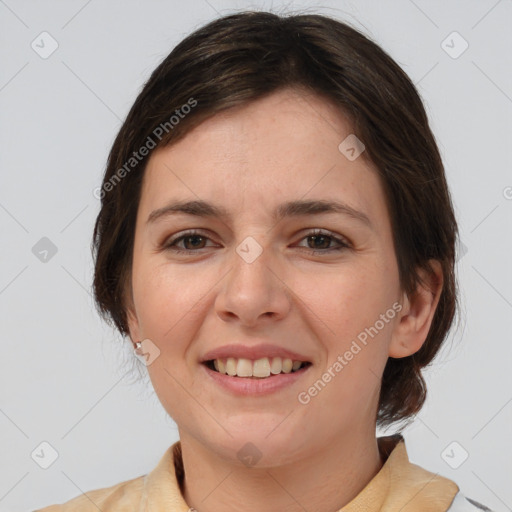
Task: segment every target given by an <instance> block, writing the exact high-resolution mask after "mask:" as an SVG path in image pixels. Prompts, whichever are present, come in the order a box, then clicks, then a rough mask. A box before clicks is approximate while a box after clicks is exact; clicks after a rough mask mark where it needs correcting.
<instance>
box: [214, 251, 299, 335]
mask: <svg viewBox="0 0 512 512" xmlns="http://www.w3.org/2000/svg"><path fill="white" fill-rule="evenodd" d="M271 253H272V251H271V249H270V248H266V249H264V250H263V252H262V253H261V254H260V255H259V256H258V257H257V258H256V259H255V260H254V261H252V262H249V261H246V260H245V259H244V258H243V257H242V256H240V255H239V254H238V253H237V252H236V251H233V257H232V259H231V260H230V266H231V270H230V271H229V272H228V273H227V275H226V277H225V279H223V280H222V287H221V289H220V290H219V293H218V294H217V297H216V300H215V309H216V312H217V315H218V316H219V317H220V318H221V319H222V320H224V321H226V322H239V323H240V324H243V325H245V326H248V327H254V326H256V325H258V324H259V323H262V322H263V323H265V322H268V321H277V320H280V319H282V318H284V317H285V316H286V315H287V313H288V312H289V310H290V308H291V300H290V299H291V297H292V294H291V291H290V289H289V288H288V286H287V285H286V278H285V276H284V271H283V270H282V269H283V266H282V265H279V264H278V261H277V259H276V258H275V257H274V256H273V255H272V254H271Z"/></svg>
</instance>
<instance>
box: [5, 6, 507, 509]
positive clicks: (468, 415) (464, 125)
mask: <svg viewBox="0 0 512 512" xmlns="http://www.w3.org/2000/svg"><path fill="white" fill-rule="evenodd" d="M248 8H255V9H272V10H274V11H276V12H280V11H283V10H285V11H286V12H289V11H296V10H303V9H306V8H307V10H309V11H311V12H321V13H324V14H327V15H331V16H334V17H337V18H339V19H341V20H345V21H348V22H350V23H351V24H353V25H354V26H356V27H359V28H360V29H362V30H363V31H364V32H365V33H367V34H369V35H370V36H371V37H372V38H373V39H374V40H376V41H377V42H378V43H380V44H381V45H382V46H383V47H384V48H385V49H386V50H387V51H388V52H389V53H390V54H391V55H392V56H393V57H394V58H395V59H396V60H397V62H398V63H399V64H400V65H401V66H402V67H403V68H404V69H405V70H406V72H407V73H408V74H409V75H410V76H411V78H412V79H413V81H414V82H415V83H416V84H417V85H418V88H419V90H420V93H421V95H422V97H423V98H424V100H425V102H426V105H427V108H428V112H429V115H430V118H431V121H432V127H433V130H434V132H435V134H436V137H437V139H438V141H439V144H440V147H441V150H442V154H443V157H444V161H445V164H446V172H447V177H448V181H449V184H450V187H451V190H452V194H453V199H454V203H455V207H456V214H457V216H458V220H459V223H460V230H461V239H462V242H463V246H461V257H460V260H459V262H458V271H459V281H460V285H461V302H462V306H463V309H462V313H461V317H460V322H459V324H458V327H456V328H454V329H453V330H452V333H451V336H450V338H449V340H448V342H447V343H446V346H445V348H444V349H443V350H442V352H441V354H440V356H439V357H438V359H437V360H436V362H435V364H434V365H433V367H432V368H431V369H430V370H428V371H427V373H426V376H427V381H428V384H429V390H430V392H429V398H428V402H427V404H426V406H425V407H424V409H423V410H422V412H421V414H420V415H419V416H418V418H417V419H416V420H415V422H414V423H413V424H412V425H411V426H410V427H408V428H407V430H406V431H405V438H406V442H407V447H408V452H409V456H410V459H411V460H412V461H413V462H415V463H416V464H419V465H421V466H423V467H425V468H427V469H429V470H430V471H433V472H435V473H440V474H441V475H444V476H446V477H448V478H451V479H453V480H455V481H456V482H457V483H458V485H459V486H460V487H461V489H462V491H463V492H464V493H465V494H466V495H469V496H470V497H472V498H474V499H476V500H479V501H481V502H483V503H485V504H487V505H488V506H490V507H491V508H493V509H494V510H496V511H505V510H512V486H511V485H510V483H511V478H512V457H511V452H512V450H511V447H512V440H511V436H510V433H511V424H512V421H511V420H512V403H511V402H512V386H511V384H512V377H511V372H510V363H511V355H512V343H511V341H512V340H511V336H510V318H511V313H512V271H511V257H510V255H511V253H512V237H511V226H512V173H511V163H512V153H511V149H510V148H511V141H510V136H511V132H512V130H511V128H512V126H511V125H512V66H511V64H512V62H511V60H512V59H511V54H512V44H511V43H512V35H511V34H512V31H511V26H512V2H511V1H510V0H501V1H496V0H485V1H484V0H482V1H458V2H456V1H450V2H446V1H426V0H415V1H414V2H413V1H412V0H397V1H393V2H391V1H385V2H377V1H374V2H371V1H358V2H355V1H354V2H349V1H338V2H327V1H324V2H322V7H318V4H317V3H316V2H287V3H281V2H263V1H261V2H255V3H248V2H241V1H240V2H235V1H231V2H230V1H227V0H226V1H222V0H208V1H206V0H188V1H187V2H181V1H180V2H168V1H167V2H164V1H157V0H152V1H146V2H142V1H135V0H130V1H120V0H117V1H114V0H109V1H100V0H89V1H84V0H76V1H75V0H73V1H67V2H56V1H45V2H36V1H31V2H29V1H23V0H20V1H16V0H6V1H0V20H1V21H0V38H1V45H0V46H1V47H0V51H1V57H2V65H1V67H0V111H1V112H2V118H1V124H0V140H1V147H2V150H1V153H0V168H1V187H0V226H1V234H2V251H0V258H1V260H0V261H1V267H0V314H1V329H2V357H1V358H0V364H1V368H0V372H1V373H0V375H1V379H2V380H1V386H0V431H1V437H0V439H1V440H0V443H1V446H2V452H1V460H2V467H1V470H0V511H13V510H18V511H24V510H27V511H28V510H30V509H34V508H36V507H42V506H44V505H48V504H51V503H57V502H63V501H66V500H69V499H71V498H72V497H74V496H76V495H78V494H80V493H81V492H84V491H88V490H91V489H95V488H100V487H106V486H110V485H113V484H115V483H118V482H120V481H123V480H127V479H130V478H134V477H136V476H139V475H142V474H144V473H147V472H148V471H149V470H151V469H152V468H153V467H154V466H155V465H156V463H157V462H158V460H159V459H160V457H161V456H162V455H163V453H164V451H165V449H166V448H167V447H168V446H169V445H170V444H171V443H173V442H174V441H175V440H176V439H177V430H176V427H175V425H174V423H173V422H172V420H170V419H169V418H167V417H166V413H165V412H164V411H163V409H162V407H161V406H160V404H159V402H158V400H157V398H156V396H155V395H154V393H153V392H152V389H151V387H150V386H149V385H148V381H147V380H146V381H145V383H144V382H143V383H136V382H134V381H135V376H136V375H137V372H138V371H139V370H140V367H139V366H137V364H139V365H140V363H139V362H138V361H137V359H134V358H133V356H132V353H131V350H130V346H129V344H128V343H127V342H126V341H124V340H123V339H121V337H120V336H119V335H118V334H117V333H116V332H114V331H113V330H112V329H111V328H109V327H107V326H106V325H104V324H103V323H102V322H101V321H100V319H99V317H98V315H97V314H96V312H95V310H94V307H93V302H92V298H91V276H92V260H91V256H90V251H89V244H90V239H91V234H92V227H93V223H94V220H95V215H96V214H97V212H98V206H99V203H98V200H97V199H96V198H95V197H94V195H93V190H94V188H95V187H97V186H98V185H99V184H100V180H101V176H102V172H103V169H104V164H105V161H106V157H107V152H108V150H109V148H110V145H111V144H112V142H113V139H114V136H115V134H116V132H117V130H118V129H119V127H120V124H121V120H122V119H123V118H124V116H125V115H126V114H127V112H128V109H129V107H130V106H131V104H132V102H133V101H134V99H135V97H136V95H137V93H138V92H139V90H140V88H141V86H142V84H143V82H144V81H145V80H146V79H147V78H148V77H149V74H150V72H151V71H152V70H153V69H154V67H155V66H156V65H157V64H158V63H159V62H160V61H161V60H162V59H163V58H164V57H165V56H166V55H167V54H168V52H169V51H170V50H171V49H172V47H173V46H174V45H175V44H176V43H177V42H179V41H180V40H181V39H182V38H183V37H184V36H185V35H187V34H189V33H190V32H191V31H192V30H194V29H196V28H198V27H199V26H200V25H202V24H203V23H205V22H207V21H210V20H212V19H213V18H215V17H217V16H218V15H219V14H228V13H231V12H234V11H237V10H241V9H248ZM44 31H46V32H48V33H49V34H50V36H46V35H44V36H40V34H41V33H42V32H44ZM454 31H456V32H458V34H460V36H459V35H456V34H455V35H453V34H452V33H453V32H454ZM52 39H53V40H55V41H56V43H52ZM443 41H444V43H443ZM465 41H466V42H467V44H468V45H469V46H468V48H467V49H466V50H465V51H464V52H463V53H461V51H462V50H463V49H464V48H465V45H466V43H465ZM32 44H33V45H34V46H35V48H37V51H36V50H35V49H33V48H32V46H31V45H32ZM52 44H58V48H57V49H56V50H55V51H54V53H52V54H51V55H49V56H47V55H44V52H49V50H51V48H52V46H51V45H52ZM42 53H43V56H45V57H47V58H42V56H41V54H42ZM459 54H460V55H459ZM455 57H456V58H455ZM418 193H421V190H419V191H418ZM43 237H47V238H48V239H49V240H50V241H51V244H53V245H54V246H55V249H56V250H57V252H56V253H55V254H52V250H51V249H52V248H51V246H50V244H49V242H48V240H43V241H40V240H41V239H42V238H43ZM36 244H38V245H36ZM34 246H35V249H33V247H34ZM55 249H54V250H55ZM44 250H48V251H49V252H48V253H44ZM41 259H42V260H41ZM144 370H145V368H142V371H144ZM453 441H456V442H457V443H459V445H460V447H459V446H458V445H456V446H455V447H454V446H453V445H452V446H449V445H450V443H452V442H453ZM42 442H47V443H49V444H50V445H51V446H52V447H53V449H55V450H56V451H57V452H58V454H59V456H58V458H57V459H56V460H55V461H54V462H53V464H51V465H50V466H49V467H48V469H43V468H42V467H40V465H41V464H43V465H44V464H45V463H46V464H47V463H49V462H51V449H50V448H48V446H47V445H43V446H41V443H42ZM447 447H449V448H448V450H447V451H445V449H446V448H447ZM452 449H453V451H452ZM462 450H465V451H466V452H467V453H468V454H469V456H468V458H467V460H465V461H464V462H462V463H461V461H462V459H463V456H464V453H465V452H463V451H462ZM34 451H35V452H34ZM32 453H34V456H33V457H32V456H31V454H32ZM37 454H39V456H38V455H37ZM443 454H444V456H443ZM449 463H450V464H451V466H455V465H459V464H460V465H459V467H458V468H457V469H454V468H453V467H451V466H450V464H449Z"/></svg>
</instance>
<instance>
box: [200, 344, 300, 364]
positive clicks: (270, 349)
mask: <svg viewBox="0 0 512 512" xmlns="http://www.w3.org/2000/svg"><path fill="white" fill-rule="evenodd" d="M228 357H234V358H235V359H240V358H244V359H253V360H257V359H262V358H264V357H281V358H282V359H291V360H292V361H304V362H310V360H309V358H308V357H307V356H304V355H302V354H299V353H297V352H293V351H292V350H288V349H285V348H283V347H279V346H278V345H270V344H268V343H261V344H259V345H250V346H249V345H239V344H238V345H237V344H231V345H223V346H222V347H218V348H215V349H213V350H210V351H209V352H207V353H206V354H204V356H203V357H202V360H201V362H202V363H204V362H206V361H211V360H212V359H225V358H228Z"/></svg>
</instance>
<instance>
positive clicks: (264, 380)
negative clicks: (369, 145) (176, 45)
mask: <svg viewBox="0 0 512 512" xmlns="http://www.w3.org/2000/svg"><path fill="white" fill-rule="evenodd" d="M350 134H351V127H350V124H348V122H347V120H346V119H345V118H344V116H343V115H342V114H341V113H340V112H339V111H338V110H336V109H335V107H334V106H333V105H331V104H330V103H328V102H327V101H326V100H324V99H322V98H321V97H318V96H314V95H310V94H306V93H304V92H300V91H298V90H297V91H294V90H284V91H280V92H277V93H274V94H272V95H271V96H268V97H266V98H264V99H262V100H258V101H255V102H253V103H251V104H249V105H246V106H243V107H241V108H237V109H233V110H230V111H228V112H227V113H222V114H218V115H216V116H214V117H212V118H210V119H209V120H207V121H205V122H203V123H202V124H201V125H199V126H198V127H196V128H195V129H194V130H193V131H191V132H190V133H189V134H188V135H187V136H186V137H185V138H183V139H182V140H180V141H179V142H177V143H175V144H174V145H172V146H170V147H167V148H161V149H159V150H157V151H156V152H155V153H154V154H153V155H152V157H151V158H150V160H149V162H148V166H147V168H146V173H145V176H144V182H143V188H142V195H141V200H140V204H139V210H138V216H137V222H136V231H135V243H134V253H133V268H132V296H133V305H132V307H131V310H130V313H129V325H130V335H131V337H132V339H133V340H134V341H138V340H146V339H148V340H150V342H151V344H153V346H156V347H158V350H159V351H160V353H159V355H158V356H157V357H155V358H154V360H152V361H151V364H150V365H149V366H148V371H149V375H150V378H151V381H152V384H153V386H154V388H155V391H156V393H157V395H158V397H159V399H160V401H161V403H162V404H163V406H164V408H165V409H166V410H167V412H168V413H169V415H170V416H171V417H172V418H173V419H174V421H175V422H176V423H177V425H178V428H179V431H180V437H181V438H182V440H183V439H184V438H188V439H193V440H195V442H199V443H201V445H202V446H204V447H207V448H209V449H211V450H212V451H214V452H215V453H218V454H219V455H220V454H221V456H222V457H224V458H228V459H232V460H234V461H235V460H236V458H237V452H238V451H239V450H240V449H241V448H242V447H244V446H245V445H246V443H247V442H251V443H253V444H254V445H255V446H256V447H258V450H259V451H260V452H261V456H262V459H261V464H268V465H269V466H270V465H275V464H280V463H285V462H287V461H292V460H294V458H297V457H301V456H307V455H308V454H312V453H315V452H318V450H319V449H325V447H326V446H329V445H332V443H334V442H338V441H339V440H340V439H345V442H348V441H349V440H350V439H353V438H354V436H357V435H366V434H367V433H368V432H370V433H371V434H372V435H373V434H374V433H375V414H376V410H377V403H378V395H379V388H380V379H381V376H382V372H383V369H384V366H385V363H386V360H387V358H388V356H389V355H390V354H391V353H392V350H393V348H392V347H393V346H394V345H393V344H394V343H396V341H394V339H395V329H396V326H397V325H398V323H399V315H398V311H399V310H400V307H401V306H399V303H400V302H402V303H403V300H402V299H403V298H402V294H401V290H400V286H399V280H398V269H397V262H396V256H395V253H394V248H393V242H392V235H391V225H390V220H389V215H388V211H387V208H386V205H385V198H384V193H383V189H382V186H381V184H380V181H379V178H378V176H377V173H376V170H375V169H374V168H373V167H372V165H371V164H370V163H368V161H367V160H366V159H365V158H364V153H363V154H362V155H361V156H359V157H358V158H355V159H354V158H353V156H354V154H353V152H351V151H350V150H348V152H347V151H346V150H345V152H343V151H341V150H340V149H339V148H338V146H339V145H340V143H341V142H342V141H344V139H345V138H346V137H347V136H349V135H350ZM349 140H350V139H349ZM343 147H344V146H342V149H343ZM356 149H357V148H356ZM347 156H349V157H350V158H348V157H347ZM189 201H194V202H197V201H201V202H205V203H208V205H209V206H210V207H211V208H207V207H205V205H200V204H197V203H196V204H195V207H194V208H192V207H190V206H189V207H188V208H179V207H176V206H174V207H171V205H173V204H175V203H185V202H189ZM294 202H296V203H295V204H291V203H294ZM328 203H338V204H343V205H345V206H346V207H348V208H351V209H353V210H354V211H356V212H357V213H353V212H352V214H350V213H348V212H349V211H350V210H347V209H345V210H344V209H343V208H341V209H335V208H332V207H331V208H328V207H326V205H327V204H328ZM286 205H288V208H287V207H286ZM290 205H291V206H290ZM193 206H194V205H193ZM201 206H202V207H201ZM278 213H280V214H281V215H277V214H278ZM365 219H366V220H365ZM279 356H281V357H280V358H279ZM228 358H233V359H234V361H231V362H229V361H228ZM213 359H215V360H217V362H216V363H212V362H211V361H212V360H213ZM219 359H220V360H221V362H220V363H219V362H218V360H219ZM286 359H291V363H287V362H286V361H285V360H286ZM205 361H210V363H205ZM254 361H258V362H257V363H254ZM295 361H300V362H302V363H303V364H302V365H301V367H300V368H299V369H298V370H297V371H292V372H291V373H285V372H286V371H289V366H290V364H293V363H294V362H295ZM215 365H220V368H219V366H218V368H219V369H221V370H222V369H226V371H228V373H233V371H234V369H236V371H237V375H234V376H233V375H229V374H223V373H220V372H218V371H216V370H215ZM297 366H298V363H297V364H296V365H295V367H297ZM269 367H270V371H269V369H268V368H269ZM244 372H247V373H244ZM260 372H261V373H260ZM273 372H276V373H275V374H274V373H273ZM278 372H280V373H278ZM238 373H240V374H241V375H246V374H248V375H251V373H255V374H256V375H261V377H254V376H253V377H243V376H239V375H238ZM269 374H270V376H268V377H263V375H269Z"/></svg>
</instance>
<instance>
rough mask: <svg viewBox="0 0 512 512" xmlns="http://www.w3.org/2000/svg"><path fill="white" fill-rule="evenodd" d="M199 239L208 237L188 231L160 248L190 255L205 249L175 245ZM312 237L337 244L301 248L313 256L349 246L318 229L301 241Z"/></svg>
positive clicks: (197, 232)
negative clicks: (317, 247)
mask: <svg viewBox="0 0 512 512" xmlns="http://www.w3.org/2000/svg"><path fill="white" fill-rule="evenodd" d="M195 236H197V237H201V238H204V239H206V240H210V238H209V237H207V236H205V235H204V234H203V233H201V232H200V231H196V230H190V231H186V232H185V233H183V234H181V235H180V236H179V237H176V238H174V239H171V240H169V241H168V242H167V243H165V242H164V243H163V244H162V248H163V249H168V250H171V251H173V252H175V253H177V254H191V253H194V252H198V250H201V249H205V247H201V248H200V249H198V250H194V249H179V248H177V247H176V246H175V244H176V243H178V242H180V241H182V240H184V239H186V238H191V237H195ZM312 236H323V237H327V238H330V239H331V240H332V241H334V242H335V243H337V244H338V247H330V248H328V249H316V250H315V249H309V248H307V247H302V249H306V250H307V251H309V252H312V253H315V254H318V253H324V254H325V253H331V252H333V251H341V250H343V249H348V248H350V244H349V243H348V242H347V241H345V240H343V239H341V238H338V237H336V236H334V235H333V234H332V233H330V232H328V231H323V230H320V229H314V230H312V231H310V232H309V233H307V234H306V235H304V236H303V237H302V238H301V240H304V239H306V238H309V237H312Z"/></svg>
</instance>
